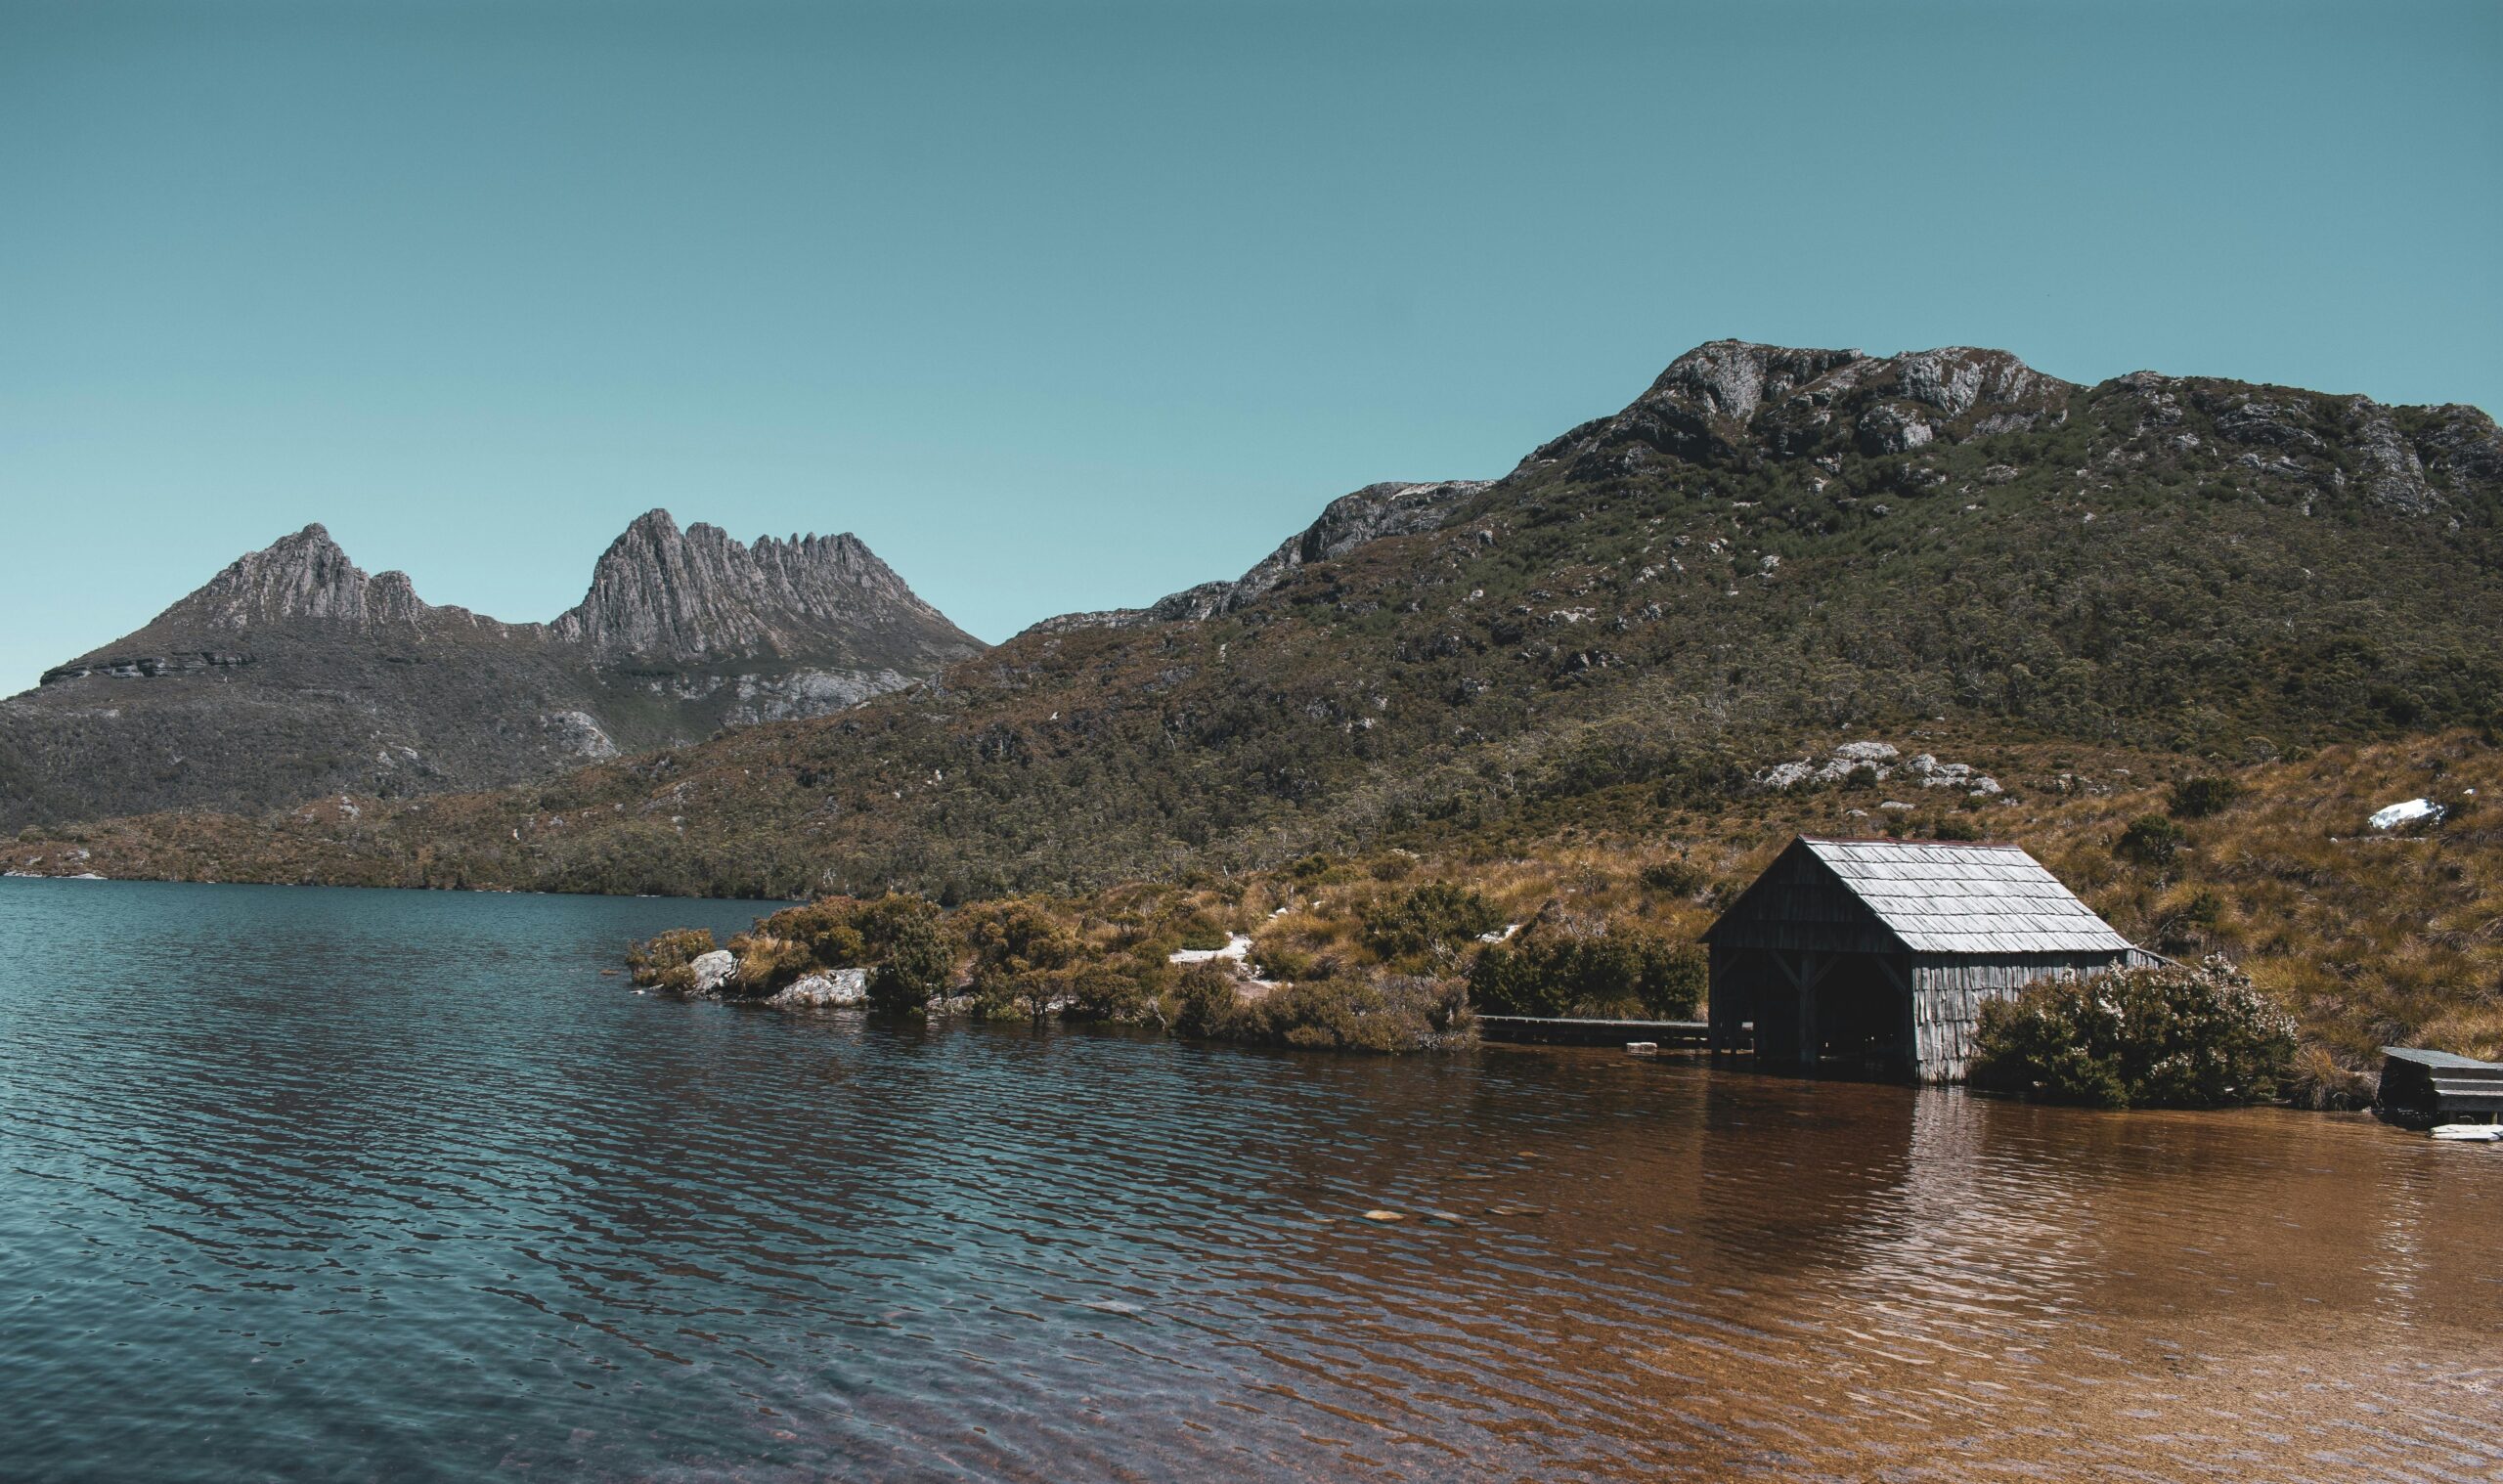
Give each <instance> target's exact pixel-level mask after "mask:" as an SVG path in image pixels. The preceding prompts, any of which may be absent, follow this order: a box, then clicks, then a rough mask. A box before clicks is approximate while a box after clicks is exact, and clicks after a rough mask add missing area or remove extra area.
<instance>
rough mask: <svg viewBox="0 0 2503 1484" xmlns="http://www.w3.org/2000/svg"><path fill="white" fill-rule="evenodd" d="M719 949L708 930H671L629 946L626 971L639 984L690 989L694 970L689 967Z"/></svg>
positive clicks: (692, 983) (711, 931)
mask: <svg viewBox="0 0 2503 1484" xmlns="http://www.w3.org/2000/svg"><path fill="white" fill-rule="evenodd" d="M719 946H720V944H718V943H716V942H714V941H713V930H712V929H710V928H672V929H670V930H669V931H668V932H666V933H661V934H656V935H655V936H653V937H652V938H649V939H648V940H646V941H643V942H639V943H634V944H630V945H629V946H628V947H627V949H626V968H627V972H628V973H629V974H630V975H631V976H632V977H633V979H634V981H635V982H636V983H638V984H657V985H659V986H660V987H661V988H663V989H678V990H688V989H692V988H694V987H695V971H694V969H693V968H692V967H691V966H692V965H693V964H694V962H695V960H697V959H699V958H701V957H703V956H704V955H705V954H707V953H710V952H712V951H713V950H714V949H715V948H717V947H719Z"/></svg>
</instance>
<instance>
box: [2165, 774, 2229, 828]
mask: <svg viewBox="0 0 2503 1484" xmlns="http://www.w3.org/2000/svg"><path fill="white" fill-rule="evenodd" d="M2241 797H2242V785H2241V784H2239V783H2236V782H2235V781H2234V780H2232V779H2231V778H2223V777H2218V776H2217V775H2215V774H2206V775H2203V776H2200V777H2197V778H2184V779H2182V780H2181V781H2180V782H2178V783H2176V784H2174V785H2173V788H2172V791H2171V793H2170V795H2169V796H2168V798H2167V802H2166V806H2165V807H2166V808H2167V810H2168V811H2169V812H2171V813H2172V815H2173V817H2174V818H2175V819H2206V818H2208V817H2209V816H2211V815H2214V814H2221V813H2223V812H2224V811H2225V810H2226V809H2228V808H2230V807H2233V803H2234V801H2235V800H2237V799H2240V798H2241Z"/></svg>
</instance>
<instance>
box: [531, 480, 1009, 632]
mask: <svg viewBox="0 0 2503 1484" xmlns="http://www.w3.org/2000/svg"><path fill="white" fill-rule="evenodd" d="M549 627H550V630H551V632H552V633H554V634H555V636H556V637H557V638H559V639H563V640H567V641H570V642H575V643H581V644H584V645H587V646H589V647H590V648H592V649H593V650H594V651H596V652H597V653H599V654H601V655H603V656H606V657H610V658H616V659H637V660H667V661H672V662H675V663H678V664H682V665H694V664H709V663H712V662H716V661H720V660H731V659H749V658H756V657H773V658H787V657H794V656H798V655H803V654H809V653H813V652H820V651H822V650H823V649H824V648H825V647H826V644H827V641H828V639H829V637H832V636H839V637H840V639H841V640H842V641H843V642H844V643H845V644H846V645H847V646H856V645H858V644H859V643H861V642H862V640H863V639H864V637H867V636H870V635H875V636H877V638H878V639H882V640H890V641H892V640H897V639H900V640H901V641H903V642H904V643H906V644H907V645H909V646H913V647H924V646H926V645H928V644H931V643H935V644H937V645H938V646H940V647H942V648H953V649H956V650H959V651H961V652H963V653H971V652H973V650H974V649H976V648H978V647H979V643H978V641H976V640H975V639H974V638H973V637H972V636H971V635H970V634H966V633H963V632H962V631H961V630H958V629H957V628H956V627H955V626H954V625H953V624H950V623H948V622H947V620H946V618H945V617H944V616H943V615H942V614H941V613H940V612H939V611H938V610H937V609H935V608H933V607H931V606H930V605H929V604H927V603H925V602H923V601H922V600H921V599H920V598H918V597H916V596H914V595H913V591H912V589H910V588H908V587H906V586H904V583H903V580H902V579H901V578H900V577H898V576H896V574H895V572H894V570H893V569H891V568H889V567H888V566H887V564H886V563H885V562H882V561H880V560H879V559H878V558H877V556H876V554H875V553H873V552H871V551H870V549H869V548H868V547H867V546H863V545H862V544H861V542H860V540H859V538H857V537H856V536H853V535H851V534H850V533H849V532H847V533H845V534H843V535H840V536H794V537H792V538H791V539H790V540H788V541H777V540H775V539H773V538H772V537H769V536H768V537H761V538H759V539H758V541H757V542H756V544H755V545H754V546H745V545H742V544H740V543H739V542H736V541H732V540H731V539H730V537H729V535H728V534H727V533H726V532H725V531H723V530H722V529H721V528H720V527H719V526H709V525H703V524H697V525H693V526H689V527H688V528H686V530H684V531H683V532H681V531H680V530H679V528H678V522H677V521H675V520H673V519H671V518H670V513H669V512H668V511H667V510H653V511H651V512H649V513H648V514H645V515H642V516H639V517H637V519H636V521H635V523H634V524H633V525H630V526H628V527H627V528H626V532H625V534H624V535H622V536H620V537H618V538H617V540H616V541H615V542H613V543H612V544H610V546H609V547H608V549H607V550H606V551H605V552H603V553H601V555H600V558H599V564H598V566H597V567H595V568H594V569H593V573H592V583H591V591H590V593H589V594H588V595H587V596H585V597H584V599H583V600H582V602H581V603H580V604H579V605H577V606H576V607H574V608H572V609H571V610H569V611H567V612H566V613H565V614H564V615H563V616H561V617H559V618H558V619H557V620H556V621H555V623H554V624H552V625H551V626H549ZM872 647H875V645H874V643H873V644H872Z"/></svg>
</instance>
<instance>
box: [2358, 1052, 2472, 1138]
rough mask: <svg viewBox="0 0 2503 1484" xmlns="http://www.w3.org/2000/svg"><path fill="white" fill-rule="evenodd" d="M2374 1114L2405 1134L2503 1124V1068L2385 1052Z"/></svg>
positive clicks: (2442, 1055)
mask: <svg viewBox="0 0 2503 1484" xmlns="http://www.w3.org/2000/svg"><path fill="white" fill-rule="evenodd" d="M2373 1113H2375V1114H2376V1115H2378V1116H2379V1117H2381V1118H2382V1119H2384V1120H2385V1121H2388V1122H2392V1123H2395V1124H2398V1125H2399V1126H2400V1127H2402V1128H2432V1127H2433V1126H2434V1125H2436V1124H2437V1123H2465V1122H2469V1121H2471V1120H2476V1119H2484V1120H2488V1121H2492V1120H2495V1119H2498V1118H2503V1062H2481V1061H2478V1060H2477V1059H2476V1058H2474V1057H2463V1056H2453V1055H2452V1054H2451V1053H2449V1052H2447V1051H2424V1050H2420V1049H2418V1048H2416V1047H2413V1046H2385V1047H2383V1048H2382V1090H2381V1093H2380V1095H2379V1096H2377V1097H2375V1098H2374V1099H2373Z"/></svg>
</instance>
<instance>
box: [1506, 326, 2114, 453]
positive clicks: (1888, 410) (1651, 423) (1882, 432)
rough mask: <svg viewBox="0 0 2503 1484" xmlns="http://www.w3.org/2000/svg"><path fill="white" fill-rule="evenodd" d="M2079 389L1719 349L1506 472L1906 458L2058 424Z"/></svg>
mask: <svg viewBox="0 0 2503 1484" xmlns="http://www.w3.org/2000/svg"><path fill="white" fill-rule="evenodd" d="M2078 389H2079V388H2077V387H2076V386H2075V385H2073V384H2071V383H2069V382H2066V381H2062V380H2060V379H2059V378H2058V377H2056V376H2046V375H2044V374H2042V372H2041V371H2035V370H2034V369H2033V368H2031V367H2029V366H2027V365H2026V364H2025V363H2024V362H2022V361H2019V360H2018V359H2016V358H2015V357H2014V356H2011V355H2009V354H2008V353H2007V352H2005V351H2003V350H1977V349H1974V348H1972V347H1970V346H1960V345H1957V346H1949V347H1946V348H1944V349H1940V350H1924V351H1915V352H1909V353H1906V354H1904V355H1899V356H1889V357H1885V358H1883V359H1880V358H1877V357H1873V356H1865V355H1862V354H1861V353H1860V352H1858V351H1856V350H1794V349H1789V348H1786V347H1782V346H1778V345H1757V344H1754V343H1752V342H1749V341H1745V340H1715V341H1712V342H1711V343H1709V344H1706V345H1699V346H1696V347H1695V348H1694V349H1693V350H1691V351H1688V352H1687V353H1686V354H1685V355H1683V356H1680V357H1678V358H1677V359H1676V360H1675V361H1672V362H1670V363H1669V367H1668V370H1666V371H1662V372H1660V375H1659V378H1658V379H1657V380H1655V381H1653V382H1652V383H1651V387H1650V389H1649V390H1648V391H1647V392H1645V393H1644V394H1643V395H1642V396H1641V397H1639V398H1637V399H1636V400H1635V401H1634V403H1633V404H1632V405H1631V406H1629V407H1627V408H1626V409H1625V410H1624V411H1623V412H1621V413H1618V414H1617V415H1614V416H1612V417H1602V418H1598V419H1596V420H1594V421H1591V422H1586V423H1583V424H1582V425H1581V426H1580V427H1577V428H1574V429H1573V430H1572V431H1570V432H1568V433H1565V434H1564V435H1563V436H1562V437H1560V438H1557V439H1554V440H1552V441H1551V442H1549V443H1546V444H1544V445H1542V446H1540V447H1539V448H1538V449H1536V450H1534V451H1532V452H1531V454H1530V456H1529V457H1528V458H1525V459H1523V460H1522V461H1521V464H1520V467H1519V468H1518V469H1515V471H1514V472H1515V475H1516V476H1517V475H1521V474H1526V473H1530V472H1534V471H1539V470H1545V469H1551V468H1553V467H1554V466H1556V465H1557V464H1559V463H1569V466H1570V468H1571V471H1572V473H1573V475H1574V476H1575V477H1577V478H1606V477H1610V476H1611V475H1623V474H1627V473H1631V472H1634V471H1637V470H1640V469H1643V468H1645V467H1647V466H1649V465H1650V464H1651V463H1653V462H1654V461H1656V460H1658V459H1685V460H1688V461H1691V462H1709V461H1713V460H1720V459H1730V458H1741V457H1744V456H1747V455H1750V454H1766V455H1770V456H1772V457H1775V458H1808V457H1812V456H1815V455H1819V454H1825V453H1831V452H1838V451H1842V450H1846V449H1848V450H1856V451H1858V452H1860V453H1863V454H1890V453H1908V452H1910V451H1912V450H1915V449H1919V448H1922V447H1925V446H1927V445H1928V444H1929V443H1931V442H1932V441H1933V440H1937V439H1942V438H1943V439H1946V440H1947V441H1949V442H1955V441H1960V440H1961V439H1964V438H1968V437H1983V436H1989V435H1991V434H1995V433H2005V432H2013V431H2017V430H2020V429H2024V428H2030V427H2033V426H2035V425H2037V424H2038V423H2041V422H2042V421H2044V420H2045V419H2049V420H2051V421H2057V420H2058V419H2059V418H2060V417H2061V416H2063V415H2065V411H2064V410H2065V405H2066V403H2067V400H2068V398H2069V397H2070V395H2071V394H2073V393H2075V392H2076V391H2077V390H2078Z"/></svg>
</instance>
